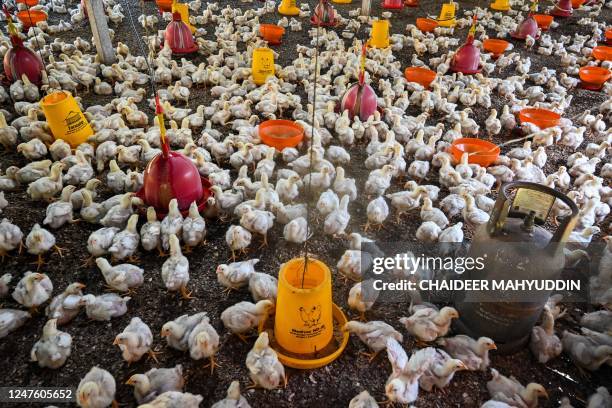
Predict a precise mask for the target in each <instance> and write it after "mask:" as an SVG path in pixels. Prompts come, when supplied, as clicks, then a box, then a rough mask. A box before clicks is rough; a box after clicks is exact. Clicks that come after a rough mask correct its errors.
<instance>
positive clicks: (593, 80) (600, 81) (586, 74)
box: [578, 67, 612, 91]
mask: <svg viewBox="0 0 612 408" xmlns="http://www.w3.org/2000/svg"><path fill="white" fill-rule="evenodd" d="M578 75H579V76H580V79H581V80H582V83H581V85H582V87H583V88H584V89H589V90H591V91H599V90H600V89H601V88H602V87H603V85H604V84H605V83H606V81H607V80H608V79H610V76H612V73H611V72H610V70H609V69H607V68H603V67H582V68H580V71H578Z"/></svg>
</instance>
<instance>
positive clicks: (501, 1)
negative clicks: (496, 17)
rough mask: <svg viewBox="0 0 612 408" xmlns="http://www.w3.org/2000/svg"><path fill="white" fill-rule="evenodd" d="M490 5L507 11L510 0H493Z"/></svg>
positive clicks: (494, 8) (495, 8) (498, 9)
mask: <svg viewBox="0 0 612 408" xmlns="http://www.w3.org/2000/svg"><path fill="white" fill-rule="evenodd" d="M490 7H491V8H492V9H493V10H497V11H508V10H510V0H495V1H494V2H493V3H491V5H490Z"/></svg>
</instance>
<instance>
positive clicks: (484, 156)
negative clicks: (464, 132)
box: [451, 137, 499, 167]
mask: <svg viewBox="0 0 612 408" xmlns="http://www.w3.org/2000/svg"><path fill="white" fill-rule="evenodd" d="M463 153H468V163H470V164H478V165H480V166H482V167H488V166H490V165H491V164H493V163H495V160H497V158H498V157H499V146H497V145H496V144H493V143H491V142H487V141H486V140H482V139H475V138H471V137H463V138H460V139H457V140H455V141H454V142H453V144H451V154H452V155H453V157H454V158H455V161H457V162H459V161H461V156H463Z"/></svg>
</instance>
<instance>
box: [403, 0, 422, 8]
mask: <svg viewBox="0 0 612 408" xmlns="http://www.w3.org/2000/svg"><path fill="white" fill-rule="evenodd" d="M404 6H406V7H419V0H405V1H404Z"/></svg>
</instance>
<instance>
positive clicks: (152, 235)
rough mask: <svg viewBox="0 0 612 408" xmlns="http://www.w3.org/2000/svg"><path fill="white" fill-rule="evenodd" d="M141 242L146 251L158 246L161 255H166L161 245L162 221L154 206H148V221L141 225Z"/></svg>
mask: <svg viewBox="0 0 612 408" xmlns="http://www.w3.org/2000/svg"><path fill="white" fill-rule="evenodd" d="M140 243H141V244H142V247H143V249H144V250H145V251H152V250H153V249H154V248H157V250H158V251H159V255H160V256H163V255H165V254H164V252H163V251H162V247H161V222H160V221H158V220H157V213H156V212H155V208H153V207H149V208H147V222H146V223H144V225H143V226H142V227H140Z"/></svg>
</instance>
